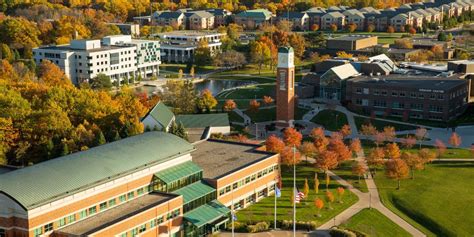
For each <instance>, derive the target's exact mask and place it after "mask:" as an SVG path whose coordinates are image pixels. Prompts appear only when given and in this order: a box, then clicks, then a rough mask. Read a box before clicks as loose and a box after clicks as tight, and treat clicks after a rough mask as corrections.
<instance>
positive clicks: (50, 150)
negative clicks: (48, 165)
mask: <svg viewBox="0 0 474 237" xmlns="http://www.w3.org/2000/svg"><path fill="white" fill-rule="evenodd" d="M46 152H47V153H48V159H51V158H53V157H54V142H53V139H51V138H50V139H48V143H46Z"/></svg>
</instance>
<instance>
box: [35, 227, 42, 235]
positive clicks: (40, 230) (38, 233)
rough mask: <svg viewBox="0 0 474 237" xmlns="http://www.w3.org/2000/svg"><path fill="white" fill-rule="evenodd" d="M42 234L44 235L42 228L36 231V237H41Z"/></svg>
mask: <svg viewBox="0 0 474 237" xmlns="http://www.w3.org/2000/svg"><path fill="white" fill-rule="evenodd" d="M41 234H43V228H42V227H39V228H36V229H35V231H34V235H35V237H37V236H40V235H41Z"/></svg>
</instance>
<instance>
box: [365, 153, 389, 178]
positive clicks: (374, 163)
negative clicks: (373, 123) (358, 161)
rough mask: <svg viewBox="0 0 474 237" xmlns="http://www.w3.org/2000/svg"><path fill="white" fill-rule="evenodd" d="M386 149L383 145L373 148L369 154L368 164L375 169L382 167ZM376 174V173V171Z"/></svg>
mask: <svg viewBox="0 0 474 237" xmlns="http://www.w3.org/2000/svg"><path fill="white" fill-rule="evenodd" d="M384 159H385V151H384V149H383V148H381V147H377V148H375V149H373V150H372V151H371V152H370V153H369V155H368V156H367V164H369V166H370V167H372V168H373V169H374V171H375V169H377V168H380V167H381V166H382V165H383V164H384V163H385V160H384ZM374 174H375V173H374Z"/></svg>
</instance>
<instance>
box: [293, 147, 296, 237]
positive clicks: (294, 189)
mask: <svg viewBox="0 0 474 237" xmlns="http://www.w3.org/2000/svg"><path fill="white" fill-rule="evenodd" d="M295 153H296V148H295V146H294V145H293V196H294V197H293V237H296V195H295V193H296V163H295Z"/></svg>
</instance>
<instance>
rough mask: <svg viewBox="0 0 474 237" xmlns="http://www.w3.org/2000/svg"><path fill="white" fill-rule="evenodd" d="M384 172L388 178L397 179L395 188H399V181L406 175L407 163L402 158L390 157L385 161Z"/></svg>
mask: <svg viewBox="0 0 474 237" xmlns="http://www.w3.org/2000/svg"><path fill="white" fill-rule="evenodd" d="M385 174H386V175H387V177H388V178H390V179H395V180H397V183H398V186H397V189H400V181H401V180H402V179H406V178H407V177H408V165H407V164H406V163H405V161H404V160H402V159H390V160H388V161H387V162H385Z"/></svg>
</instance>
